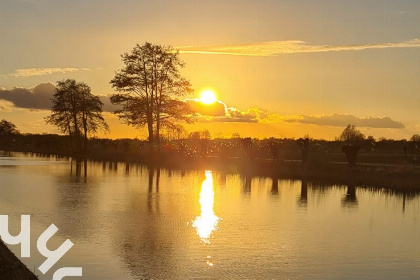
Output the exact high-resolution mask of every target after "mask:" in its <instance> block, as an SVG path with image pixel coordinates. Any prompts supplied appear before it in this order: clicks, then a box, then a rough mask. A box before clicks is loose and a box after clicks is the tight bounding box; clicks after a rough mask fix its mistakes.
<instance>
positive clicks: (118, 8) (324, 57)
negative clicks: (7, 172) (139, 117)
mask: <svg viewBox="0 0 420 280" xmlns="http://www.w3.org/2000/svg"><path fill="white" fill-rule="evenodd" d="M419 26H420V1H418V0H400V1H395V0H363V1H362V0H352V1H348V0H346V1H344V0H325V1H321V0H311V1H296V0H293V1H292V0H290V1H286V0H241V1H239V0H237V1H230V0H224V1H217V0H213V1H194V0H190V1H169V0H166V1H162V0H157V1H141V0H121V1H111V0H89V1H86V0H72V1H64V0H5V1H1V2H0V119H6V120H9V121H12V122H13V123H15V124H16V125H17V127H18V129H19V130H20V131H21V132H28V133H42V132H54V133H57V132H58V131H57V130H56V129H55V128H54V127H52V126H49V125H46V124H45V122H44V120H43V118H44V117H45V116H47V115H48V114H49V110H48V106H50V104H49V97H50V96H51V94H52V93H53V91H54V88H53V86H52V85H53V84H56V82H57V81H59V80H62V79H67V78H73V79H76V80H77V81H83V82H85V83H87V84H88V85H89V86H90V87H91V88H92V92H93V93H94V94H96V95H102V96H104V98H103V100H107V99H106V98H105V96H106V95H109V94H112V93H113V92H114V91H113V89H112V87H111V85H110V83H109V82H110V80H111V79H112V78H113V77H114V74H115V71H116V70H118V69H120V68H122V67H123V64H122V62H121V58H120V55H121V54H123V53H125V52H130V51H131V49H132V48H133V47H134V45H135V44H136V43H139V44H143V43H145V42H151V43H154V44H164V45H172V46H174V47H176V48H178V49H180V51H181V54H180V57H181V59H182V60H183V61H185V62H186V66H185V68H184V69H182V73H183V75H184V76H185V77H186V78H187V79H189V80H190V82H191V84H192V86H193V88H194V89H195V93H194V95H190V96H186V98H189V99H194V98H198V96H199V95H200V92H201V91H203V90H204V89H208V88H211V89H213V90H214V91H215V92H216V93H217V96H218V98H219V100H220V101H221V102H223V103H216V104H226V108H227V110H225V111H223V110H222V113H221V114H219V115H216V116H209V117H207V118H205V119H203V120H201V121H199V122H197V123H195V124H193V125H188V126H186V128H187V129H188V130H189V131H194V130H203V129H208V130H209V131H210V132H211V134H212V136H216V135H218V136H230V135H232V133H235V132H237V133H239V134H240V135H241V136H251V137H269V136H274V137H302V136H304V135H307V134H309V135H310V136H311V137H314V138H324V139H334V137H336V136H338V134H339V133H340V132H341V131H342V130H343V129H344V127H345V126H346V125H347V124H349V123H351V124H355V125H356V126H357V127H358V128H359V129H360V130H361V131H362V132H363V133H365V134H366V135H373V136H374V137H376V138H379V137H381V136H383V137H386V138H394V139H402V138H405V139H408V138H410V137H411V136H412V135H413V134H415V133H420V115H419V104H420V29H419ZM108 105H109V104H106V106H105V110H107V111H111V110H112V109H111V108H110V106H108ZM106 119H107V121H108V123H109V125H110V129H111V133H110V134H108V135H103V134H100V135H99V136H101V137H110V138H118V137H130V138H134V137H138V138H145V136H146V131H138V130H135V129H133V128H130V127H128V126H126V125H124V124H120V122H119V120H118V119H117V118H116V117H115V116H114V115H112V114H111V113H106Z"/></svg>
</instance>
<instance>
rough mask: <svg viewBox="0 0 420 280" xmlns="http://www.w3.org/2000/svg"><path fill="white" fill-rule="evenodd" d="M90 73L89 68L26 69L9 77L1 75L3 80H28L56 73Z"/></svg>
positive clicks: (16, 71)
mask: <svg viewBox="0 0 420 280" xmlns="http://www.w3.org/2000/svg"><path fill="white" fill-rule="evenodd" d="M81 70H84V71H89V70H90V69H88V68H25V69H17V70H15V72H14V73H12V74H7V75H0V77H3V78H10V77H12V78H27V77H33V76H44V75H51V74H56V73H71V72H77V71H81Z"/></svg>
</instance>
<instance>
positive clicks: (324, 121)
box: [281, 114, 405, 129]
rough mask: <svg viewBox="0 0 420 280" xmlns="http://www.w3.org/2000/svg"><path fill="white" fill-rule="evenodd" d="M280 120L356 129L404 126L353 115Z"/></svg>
mask: <svg viewBox="0 0 420 280" xmlns="http://www.w3.org/2000/svg"><path fill="white" fill-rule="evenodd" d="M281 119H282V120H283V121H285V122H297V123H304V124H315V125H321V126H339V127H345V126H346V125H348V124H354V125H356V126H358V127H370V128H396V129H402V128H405V125H404V124H402V123H400V122H397V121H394V120H392V119H391V118H390V117H371V116H367V117H355V116H353V115H343V114H332V115H323V116H305V115H297V116H290V117H281Z"/></svg>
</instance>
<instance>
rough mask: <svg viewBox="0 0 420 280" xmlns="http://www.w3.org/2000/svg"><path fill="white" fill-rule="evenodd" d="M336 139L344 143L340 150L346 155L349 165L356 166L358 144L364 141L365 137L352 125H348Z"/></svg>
mask: <svg viewBox="0 0 420 280" xmlns="http://www.w3.org/2000/svg"><path fill="white" fill-rule="evenodd" d="M338 139H339V140H340V141H343V142H344V145H343V147H342V149H341V150H342V151H343V153H344V154H345V155H346V157H347V161H348V163H349V165H351V166H354V165H356V161H357V155H358V153H359V150H360V143H361V141H363V140H364V139H365V135H364V134H363V133H361V132H360V131H359V130H358V129H356V126H355V125H354V124H353V125H350V124H349V125H347V127H346V128H345V129H344V130H343V132H342V133H341V135H340V136H339V137H338Z"/></svg>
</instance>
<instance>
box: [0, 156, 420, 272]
mask: <svg viewBox="0 0 420 280" xmlns="http://www.w3.org/2000/svg"><path fill="white" fill-rule="evenodd" d="M0 214H2V215H9V227H10V232H11V234H14V235H17V234H18V233H19V231H20V215H31V257H30V258H23V259H22V258H21V259H22V261H23V262H24V263H25V264H26V265H27V266H28V267H29V268H30V269H31V270H34V268H35V270H36V274H37V275H39V276H40V279H52V275H53V273H54V272H55V271H56V270H57V269H59V268H61V267H82V268H83V277H69V278H68V279H112V280H114V279H419V278H420V200H419V196H417V195H414V194H403V193H395V192H391V191H388V190H385V189H374V188H361V187H359V186H345V185H321V184H315V183H311V182H306V181H301V180H278V179H273V178H264V177H261V178H251V177H247V176H242V175H239V174H224V173H221V172H214V171H212V170H207V171H206V170H200V171H188V170H185V171H182V170H167V169H156V168H148V167H146V166H143V165H140V164H134V163H131V164H127V163H117V162H94V161H87V162H86V163H84V162H82V163H76V162H75V161H71V160H69V159H67V158H59V157H54V156H51V157H42V156H37V155H33V154H22V153H10V154H6V153H2V154H0ZM52 223H53V224H55V225H56V226H57V228H58V232H57V233H56V234H55V235H54V236H53V237H52V238H51V240H50V241H49V242H48V248H49V249H50V250H54V249H56V248H58V246H60V245H61V244H62V243H63V242H64V241H65V240H66V239H70V240H71V241H72V242H73V243H74V246H73V247H72V248H71V249H70V250H69V252H68V253H67V254H66V255H65V256H64V257H63V258H62V259H61V260H60V261H59V262H57V264H55V265H54V266H53V267H52V268H51V270H50V271H49V272H48V273H47V274H46V275H42V273H41V272H40V271H39V270H37V268H38V267H39V266H40V265H41V264H42V263H43V262H44V261H45V258H44V257H43V256H42V255H41V254H40V253H38V252H37V249H36V241H37V239H38V237H39V236H40V234H41V233H42V232H43V231H44V230H45V229H46V228H47V227H49V226H50V225H51V224H52ZM9 248H10V249H11V250H12V251H13V252H14V253H15V254H16V255H18V256H20V246H19V245H10V246H9ZM65 279H67V278H65Z"/></svg>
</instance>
